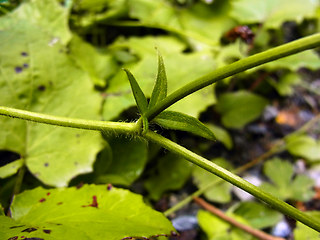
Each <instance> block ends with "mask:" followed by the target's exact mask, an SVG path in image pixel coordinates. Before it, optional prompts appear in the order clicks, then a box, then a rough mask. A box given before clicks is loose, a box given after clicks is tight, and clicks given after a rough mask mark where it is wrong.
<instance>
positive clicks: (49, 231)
mask: <svg viewBox="0 0 320 240" xmlns="http://www.w3.org/2000/svg"><path fill="white" fill-rule="evenodd" d="M43 232H44V233H46V234H50V233H51V230H49V229H43Z"/></svg>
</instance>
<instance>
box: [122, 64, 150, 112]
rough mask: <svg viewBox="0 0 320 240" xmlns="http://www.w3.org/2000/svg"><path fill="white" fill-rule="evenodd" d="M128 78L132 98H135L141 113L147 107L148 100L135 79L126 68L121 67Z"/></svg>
mask: <svg viewBox="0 0 320 240" xmlns="http://www.w3.org/2000/svg"><path fill="white" fill-rule="evenodd" d="M123 70H124V71H125V72H126V74H127V76H128V79H129V82H130V85H131V89H132V92H133V96H134V99H135V100H136V103H137V107H138V110H139V112H140V114H141V115H143V114H144V113H145V112H146V111H147V109H148V101H147V98H146V96H145V95H144V93H143V92H142V90H141V88H140V86H139V84H138V82H137V80H136V79H135V78H134V76H133V75H132V73H131V72H130V71H129V70H128V69H123Z"/></svg>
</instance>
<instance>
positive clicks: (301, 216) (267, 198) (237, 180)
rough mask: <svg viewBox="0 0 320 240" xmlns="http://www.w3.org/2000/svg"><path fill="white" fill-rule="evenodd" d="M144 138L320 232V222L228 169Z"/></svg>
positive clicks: (156, 139) (169, 144)
mask: <svg viewBox="0 0 320 240" xmlns="http://www.w3.org/2000/svg"><path fill="white" fill-rule="evenodd" d="M144 137H145V138H146V139H148V140H149V141H152V142H155V143H157V144H159V145H160V146H162V147H163V148H165V149H167V150H169V151H171V152H173V153H175V154H178V155H179V156H181V157H184V158H185V159H186V160H188V161H190V162H192V163H194V164H196V165H198V166H199V167H201V168H203V169H205V170H207V171H208V172H211V173H213V174H215V175H216V176H218V177H220V178H222V179H224V180H226V181H227V182H229V183H231V184H233V185H235V186H237V187H239V188H241V189H243V190H244V191H246V192H248V193H250V194H252V195H253V196H255V197H256V198H258V199H260V200H261V201H263V202H265V203H267V204H269V205H270V206H271V207H273V208H274V209H277V210H278V211H280V212H282V213H283V214H285V215H288V216H289V217H291V218H294V219H296V220H298V221H300V222H302V223H303V224H305V225H307V226H309V227H311V228H313V229H315V230H316V231H318V232H320V222H318V221H317V220H315V219H313V218H311V217H310V216H308V215H306V214H305V213H303V212H301V211H299V210H297V209H296V208H294V207H292V206H291V205H289V204H287V203H285V202H283V201H281V200H280V199H278V198H276V197H274V196H272V195H271V194H269V193H267V192H265V191H263V190H261V189H260V188H258V187H256V186H255V185H253V184H251V183H249V182H247V181H245V180H244V179H242V178H241V177H239V176H237V175H235V174H233V173H231V172H229V171H227V170H226V169H224V168H222V167H220V166H218V165H216V164H214V163H213V162H211V161H209V160H207V159H205V158H203V157H201V156H199V155H197V154H195V153H194V152H192V151H190V150H188V149H186V148H184V147H182V146H180V145H179V144H177V143H175V142H172V141H170V140H169V139H167V138H165V137H162V136H161V135H159V134H157V133H154V132H152V131H148V132H147V133H146V134H145V135H144Z"/></svg>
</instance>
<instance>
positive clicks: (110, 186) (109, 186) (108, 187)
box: [107, 183, 113, 191]
mask: <svg viewBox="0 0 320 240" xmlns="http://www.w3.org/2000/svg"><path fill="white" fill-rule="evenodd" d="M112 187H113V186H112V184H111V183H109V184H108V186H107V190H108V191H110V190H111V189H112Z"/></svg>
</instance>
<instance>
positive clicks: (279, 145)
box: [163, 114, 320, 216]
mask: <svg viewBox="0 0 320 240" xmlns="http://www.w3.org/2000/svg"><path fill="white" fill-rule="evenodd" d="M319 120H320V114H318V115H316V116H315V117H314V118H312V119H311V120H310V121H308V122H307V123H305V124H304V125H303V126H302V127H300V128H299V129H298V130H296V131H294V132H293V133H290V134H289V135H287V136H285V137H284V138H283V139H280V140H277V141H276V142H275V143H274V145H273V146H272V147H271V148H270V149H269V150H268V151H267V152H265V153H263V154H262V155H260V156H258V157H257V158H255V159H253V160H252V161H250V162H248V163H247V164H244V165H242V166H241V167H238V168H237V169H235V170H234V171H232V172H233V173H235V174H241V173H242V172H244V171H246V170H248V169H249V168H251V167H253V166H255V165H256V164H258V163H260V162H262V161H264V160H266V159H268V158H270V157H271V156H272V155H274V154H278V153H280V152H282V151H284V150H286V142H285V141H284V139H285V138H287V137H289V136H292V135H295V134H302V133H305V132H307V131H308V130H309V129H310V128H312V127H313V125H314V124H316V123H317V122H318V121H319ZM221 183H223V180H222V179H217V180H215V181H212V182H210V183H209V184H207V185H206V186H204V187H202V188H200V189H198V190H197V191H195V192H194V193H192V194H191V195H189V196H188V197H186V198H185V199H183V200H181V201H180V202H178V203H177V204H176V205H174V206H172V207H171V208H169V209H168V210H166V211H165V212H164V213H163V214H164V215H165V216H169V215H170V214H172V213H174V212H176V211H178V210H179V209H181V208H182V207H184V206H185V205H187V204H188V203H189V202H191V201H192V200H193V198H194V197H199V196H200V195H201V194H203V193H204V192H205V191H207V190H208V189H210V188H212V187H214V186H216V185H219V184H221Z"/></svg>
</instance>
